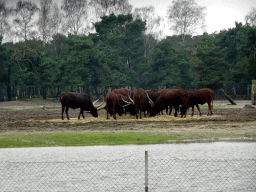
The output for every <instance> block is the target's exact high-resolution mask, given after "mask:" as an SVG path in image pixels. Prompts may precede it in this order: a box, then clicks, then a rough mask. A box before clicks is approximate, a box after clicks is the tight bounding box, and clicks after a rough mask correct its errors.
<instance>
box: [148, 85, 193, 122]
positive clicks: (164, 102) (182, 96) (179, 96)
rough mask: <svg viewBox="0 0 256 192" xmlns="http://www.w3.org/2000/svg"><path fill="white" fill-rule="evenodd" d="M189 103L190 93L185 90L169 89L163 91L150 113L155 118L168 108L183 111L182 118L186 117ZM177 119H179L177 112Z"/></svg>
mask: <svg viewBox="0 0 256 192" xmlns="http://www.w3.org/2000/svg"><path fill="white" fill-rule="evenodd" d="M187 103H188V92H187V91H185V90H184V89H168V90H167V91H163V92H162V93H160V95H159V96H158V98H157V100H156V102H155V103H152V106H153V107H152V109H151V111H150V115H151V116H155V115H156V114H157V113H158V112H159V111H161V110H162V109H165V108H166V107H167V106H170V107H172V106H173V107H174V108H175V109H178V108H179V107H180V109H181V117H184V118H185V117H186V111H187ZM174 116H175V117H177V110H175V114H174Z"/></svg>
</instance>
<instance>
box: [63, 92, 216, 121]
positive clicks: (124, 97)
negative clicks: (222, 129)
mask: <svg viewBox="0 0 256 192" xmlns="http://www.w3.org/2000/svg"><path fill="white" fill-rule="evenodd" d="M213 99H214V91H213V90H212V89H209V88H204V89H198V90H194V91H190V92H188V91H186V90H184V89H161V90H156V91H151V90H144V89H142V88H139V89H136V90H135V91H131V90H130V89H127V88H120V89H115V90H113V91H111V92H109V93H108V94H107V95H106V97H105V101H103V102H102V103H101V104H100V105H98V106H96V105H95V103H96V102H97V101H98V100H97V101H95V102H93V103H92V101H91V99H90V96H89V95H88V94H85V93H75V92H68V93H64V94H62V95H61V97H60V101H61V105H62V119H64V117H63V113H64V110H65V109H66V115H67V119H69V116H68V109H69V108H72V109H76V108H80V113H79V115H78V119H80V116H81V115H82V117H83V118H84V111H86V112H90V113H91V114H92V116H94V117H98V110H102V109H105V110H106V111H107V119H108V118H109V115H110V116H113V118H114V119H116V114H118V115H119V116H121V115H122V114H124V113H130V114H131V115H133V116H136V119H138V114H139V115H140V118H141V113H142V112H144V116H146V113H149V114H150V116H155V115H157V114H160V113H163V112H162V111H163V110H166V113H168V110H169V115H170V114H171V111H172V108H174V109H175V114H174V116H175V117H177V116H178V112H180V113H181V117H184V118H185V117H186V114H187V110H188V109H189V108H190V107H192V116H193V115H194V106H196V107H197V109H198V111H199V113H200V115H202V113H201V111H200V108H199V105H198V104H204V103H207V104H208V113H207V115H212V109H213Z"/></svg>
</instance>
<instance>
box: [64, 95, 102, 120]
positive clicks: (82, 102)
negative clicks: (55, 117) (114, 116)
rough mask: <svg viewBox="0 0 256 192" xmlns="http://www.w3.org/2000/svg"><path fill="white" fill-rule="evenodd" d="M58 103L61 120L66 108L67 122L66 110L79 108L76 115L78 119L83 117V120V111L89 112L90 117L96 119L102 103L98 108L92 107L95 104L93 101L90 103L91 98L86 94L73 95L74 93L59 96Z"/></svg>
mask: <svg viewBox="0 0 256 192" xmlns="http://www.w3.org/2000/svg"><path fill="white" fill-rule="evenodd" d="M60 102H61V105H62V115H61V118H62V120H63V119H64V117H63V113H64V109H65V108H66V116H67V119H68V120H69V116H68V109H69V108H71V109H77V108H80V113H79V115H78V119H80V115H82V116H83V118H84V111H90V113H91V114H92V116H94V117H98V112H97V111H98V110H97V109H99V107H100V106H102V105H103V103H102V104H101V105H99V106H97V107H96V106H94V104H95V103H96V102H97V101H95V102H94V103H92V101H91V98H90V96H89V95H88V94H85V93H75V92H68V93H64V94H62V95H61V96H60Z"/></svg>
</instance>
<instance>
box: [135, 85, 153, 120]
mask: <svg viewBox="0 0 256 192" xmlns="http://www.w3.org/2000/svg"><path fill="white" fill-rule="evenodd" d="M149 100H150V98H149V96H148V93H147V91H146V90H144V89H142V88H139V89H137V90H135V91H134V92H133V101H132V102H133V103H134V105H135V112H136V119H138V113H139V112H140V119H141V112H142V111H143V112H144V117H146V113H145V112H146V111H150V109H151V105H150V102H149Z"/></svg>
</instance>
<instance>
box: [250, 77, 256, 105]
mask: <svg viewBox="0 0 256 192" xmlns="http://www.w3.org/2000/svg"><path fill="white" fill-rule="evenodd" d="M251 100H252V105H256V80H252V95H251Z"/></svg>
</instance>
